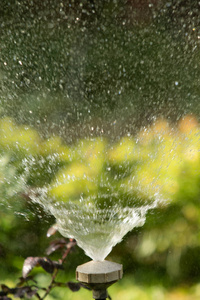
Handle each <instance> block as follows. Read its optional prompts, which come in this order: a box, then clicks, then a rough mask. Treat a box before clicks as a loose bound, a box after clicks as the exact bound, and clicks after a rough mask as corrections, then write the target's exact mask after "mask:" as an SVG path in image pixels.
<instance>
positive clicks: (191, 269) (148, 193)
mask: <svg viewBox="0 0 200 300" xmlns="http://www.w3.org/2000/svg"><path fill="white" fill-rule="evenodd" d="M0 134H1V140H0V151H1V159H0V184H1V202H0V205H1V207H2V210H1V218H0V226H1V232H0V243H1V245H0V259H1V264H3V265H5V266H6V268H8V270H9V269H10V268H11V269H12V268H13V266H12V265H15V263H14V261H15V255H16V253H15V250H16V249H20V251H22V255H23V256H25V255H30V253H27V252H28V251H30V252H32V253H33V252H35V250H34V251H33V250H31V247H33V245H34V247H36V248H37V249H39V248H38V247H42V249H43V248H44V246H42V243H43V239H44V237H43V234H44V230H45V228H46V227H47V226H48V225H47V224H48V222H47V221H48V217H47V216H46V215H45V213H44V212H43V211H42V209H40V208H39V207H37V205H34V206H33V204H31V202H30V199H29V197H28V191H29V190H31V189H36V188H38V187H40V188H41V187H48V190H49V197H51V198H53V199H54V200H55V201H64V202H66V201H69V200H70V201H77V200H79V199H80V197H82V198H83V199H84V197H85V198H87V197H89V198H88V199H89V200H88V201H92V199H95V205H97V206H98V205H100V206H101V205H102V204H103V206H104V207H106V206H107V205H109V206H110V205H113V204H116V203H117V202H118V201H120V205H121V204H122V205H124V206H130V207H134V206H136V205H141V204H142V203H151V202H152V201H154V200H155V199H158V200H159V201H158V208H157V209H155V210H154V211H150V212H149V214H148V215H147V221H146V224H145V225H144V226H143V228H142V229H140V230H139V231H138V230H137V229H135V230H133V232H132V233H129V234H128V235H127V237H126V239H125V241H123V242H122V243H121V244H120V245H118V246H116V247H115V248H114V249H113V252H112V254H111V256H112V255H113V257H116V256H117V257H118V258H117V260H118V261H121V262H123V264H124V267H125V270H127V272H132V271H133V268H135V269H138V270H139V268H144V269H148V268H151V267H152V266H154V268H155V270H154V271H155V273H156V272H158V274H159V273H160V272H161V273H162V274H165V276H169V278H171V279H173V280H174V279H176V280H177V281H180V280H190V281H194V280H197V279H199V278H200V275H199V263H198V256H199V249H200V235H199V227H200V218H199V215H200V206H199V198H200V152H199V143H200V142H199V141H200V126H199V124H198V122H197V120H196V119H195V118H194V117H193V116H191V115H188V116H185V117H184V118H183V119H182V120H181V121H180V122H179V124H178V126H177V127H176V128H175V127H171V126H170V125H169V124H168V123H167V122H166V121H165V120H164V119H161V120H157V121H156V122H154V124H153V125H151V126H150V127H149V128H145V129H144V130H141V131H140V132H139V133H138V135H137V136H135V137H132V136H125V137H123V138H121V139H120V140H119V141H116V142H115V143H110V142H108V141H107V140H106V139H102V138H93V139H90V140H89V139H84V140H79V141H78V142H77V143H76V144H74V145H66V144H65V143H63V142H62V141H61V139H60V138H58V137H53V138H49V139H42V138H41V137H40V136H39V135H38V134H37V132H36V131H35V130H34V129H31V128H30V127H27V126H18V125H16V124H15V123H14V122H13V121H12V120H11V119H8V118H3V119H1V120H0ZM90 196H91V197H90ZM6 205H8V206H10V207H11V211H12V210H13V211H15V213H17V215H18V217H15V216H14V214H13V215H12V213H11V211H10V213H8V210H7V212H6V209H5V206H6ZM7 213H8V217H7ZM19 214H20V215H24V216H25V217H26V218H27V219H28V222H26V221H25V218H24V220H23V222H22V217H19ZM45 220H46V221H45ZM50 220H51V221H52V219H50ZM33 223H34V224H35V225H34V226H32V225H33ZM40 227H41V228H40ZM30 228H31V232H29V231H30ZM15 231H16V232H19V231H23V234H22V233H20V234H22V236H23V238H22V239H18V237H15ZM29 235H31V236H32V238H31V239H32V241H30V236H29ZM24 236H26V238H28V236H29V238H28V239H29V241H28V243H27V244H24V245H20V244H21V243H22V241H23V239H24V238H25V237H24ZM33 237H34V238H33ZM10 241H13V242H12V244H10ZM44 244H45V243H44ZM23 248H24V249H23ZM22 249H23V250H22ZM18 251H19V250H18ZM36 252H37V251H36ZM127 255H128V259H127ZM20 261H21V260H20ZM18 268H19V265H18ZM163 276H164V275H163Z"/></svg>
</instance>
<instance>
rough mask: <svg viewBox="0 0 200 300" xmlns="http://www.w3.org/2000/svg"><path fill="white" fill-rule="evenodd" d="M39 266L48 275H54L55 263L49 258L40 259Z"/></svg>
mask: <svg viewBox="0 0 200 300" xmlns="http://www.w3.org/2000/svg"><path fill="white" fill-rule="evenodd" d="M39 264H40V266H41V267H42V268H43V269H44V270H45V271H46V272H47V273H53V271H54V269H55V266H54V263H53V262H52V261H51V260H50V259H49V258H47V257H40V258H39Z"/></svg>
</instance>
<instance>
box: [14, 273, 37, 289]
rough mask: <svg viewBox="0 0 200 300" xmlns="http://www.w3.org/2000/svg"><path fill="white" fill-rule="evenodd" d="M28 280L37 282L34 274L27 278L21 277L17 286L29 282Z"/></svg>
mask: <svg viewBox="0 0 200 300" xmlns="http://www.w3.org/2000/svg"><path fill="white" fill-rule="evenodd" d="M28 281H33V282H34V283H36V284H37V281H36V280H34V279H33V276H27V277H26V278H24V277H20V278H19V282H18V284H17V287H20V286H22V285H23V284H24V283H25V282H28Z"/></svg>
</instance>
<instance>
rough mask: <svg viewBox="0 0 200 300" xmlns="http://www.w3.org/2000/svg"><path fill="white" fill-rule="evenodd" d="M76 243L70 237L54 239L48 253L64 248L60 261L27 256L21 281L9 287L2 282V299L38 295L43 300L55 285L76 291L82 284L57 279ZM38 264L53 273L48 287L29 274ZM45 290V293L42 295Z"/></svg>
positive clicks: (0, 293)
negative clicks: (11, 296) (44, 286)
mask: <svg viewBox="0 0 200 300" xmlns="http://www.w3.org/2000/svg"><path fill="white" fill-rule="evenodd" d="M50 233H51V234H55V231H54V230H53V231H52V230H51V228H50V229H49V231H48V236H50ZM75 245H76V241H75V240H72V239H70V240H69V241H67V240H64V239H59V240H55V241H52V242H51V244H50V246H49V247H48V249H47V254H48V255H49V254H51V253H53V252H54V251H56V250H60V249H62V250H64V251H63V254H62V258H61V259H59V261H58V262H57V261H52V260H51V259H50V258H48V257H27V258H26V259H25V261H24V264H23V269H22V277H20V278H19V282H18V283H17V285H16V287H14V288H9V287H8V286H7V285H5V284H1V291H0V299H1V300H11V298H10V297H9V296H10V295H13V296H14V297H15V298H20V299H22V298H28V299H30V298H32V297H33V296H35V297H37V298H38V299H39V300H43V299H44V298H46V296H48V295H49V293H50V292H51V290H52V289H53V288H55V287H61V286H62V287H68V288H69V289H70V290H71V291H73V292H76V291H78V290H79V289H80V288H81V284H79V283H74V282H64V283H63V282H58V281H56V277H57V273H58V270H59V269H64V267H63V263H64V262H65V259H66V257H67V256H68V254H69V253H70V252H71V251H72V250H73V248H74V246H75ZM36 266H41V267H42V268H43V269H44V270H45V271H46V272H47V273H50V274H52V277H51V282H50V284H49V285H48V287H47V288H41V287H40V286H39V285H38V283H37V281H36V280H35V279H34V277H33V276H29V273H30V272H31V271H32V269H33V268H35V267H36ZM41 291H43V292H44V293H43V295H41Z"/></svg>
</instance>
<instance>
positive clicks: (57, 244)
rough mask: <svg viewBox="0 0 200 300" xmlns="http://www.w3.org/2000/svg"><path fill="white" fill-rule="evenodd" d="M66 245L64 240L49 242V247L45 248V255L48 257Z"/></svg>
mask: <svg viewBox="0 0 200 300" xmlns="http://www.w3.org/2000/svg"><path fill="white" fill-rule="evenodd" d="M66 244H67V241H66V240H65V239H58V240H55V241H53V242H51V244H50V246H49V247H48V248H47V250H46V254H47V255H50V254H51V253H53V252H54V251H56V250H58V249H62V248H64V247H65V246H66Z"/></svg>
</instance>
